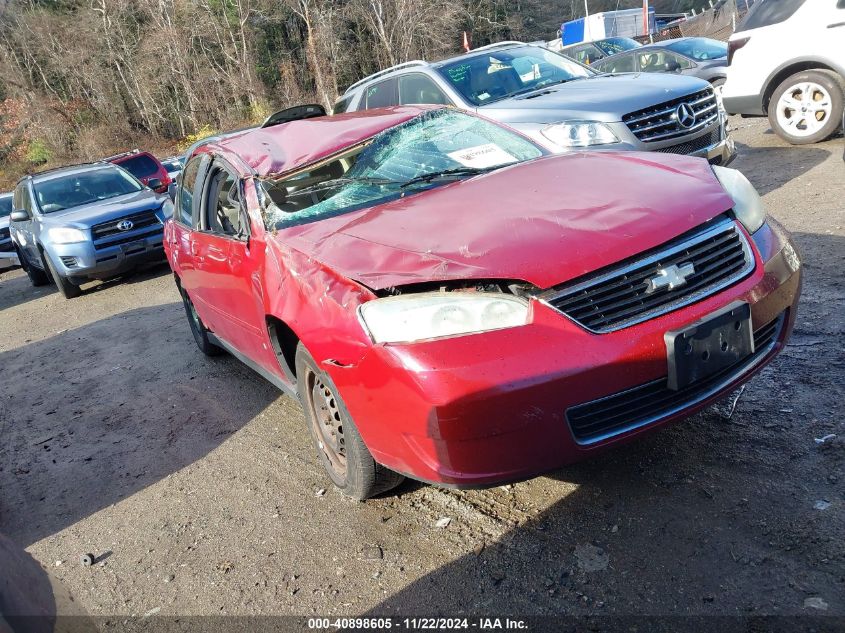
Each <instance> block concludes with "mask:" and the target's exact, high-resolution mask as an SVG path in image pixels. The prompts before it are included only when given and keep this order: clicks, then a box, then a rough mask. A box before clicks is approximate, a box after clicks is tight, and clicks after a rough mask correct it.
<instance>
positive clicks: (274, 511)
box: [0, 119, 845, 615]
mask: <svg viewBox="0 0 845 633" xmlns="http://www.w3.org/2000/svg"><path fill="white" fill-rule="evenodd" d="M733 124H734V126H735V128H736V130H735V137H736V139H737V141H738V142H739V144H740V145H739V147H740V158H739V159H738V160H737V161H736V163H735V165H734V166H736V167H739V168H741V169H742V170H744V171H745V172H746V174H747V175H748V176H749V177H750V179H751V180H752V181H753V182H754V183H755V184H756V185H757V187H758V188H759V189H760V191H761V193H763V194H764V198H765V201H766V203H767V205H768V208H769V210H770V212H771V213H772V215H774V216H775V217H776V218H778V219H779V220H780V221H781V222H782V223H784V224H785V225H786V227H787V228H788V229H790V230H791V231H792V232H793V233H794V236H795V239H796V241H797V243H798V244H799V246H800V249H801V251H802V253H803V256H804V259H805V286H804V296H803V300H802V304H801V306H802V308H801V312H800V314H799V318H798V322H797V325H796V330H795V334H794V337H793V339H792V341H791V344H790V345H789V347H788V349H787V350H786V351H785V352H784V354H782V356H781V357H780V358H779V359H778V360H777V361H776V362H775V363H773V364H772V365H771V366H770V367H768V368H767V369H766V370H764V371H763V372H762V374H760V375H759V376H757V377H756V378H755V379H754V380H753V381H752V382H751V383H750V385H749V386H748V389H747V390H746V391H745V393H744V394H743V395H742V397H741V398H740V400H739V401H738V405H737V409H736V413H735V414H734V416H733V418H732V419H731V420H730V421H726V420H725V419H723V417H722V416H720V414H719V413H718V411H717V410H710V411H708V412H706V413H704V414H702V415H698V416H696V417H695V418H693V419H691V420H689V421H688V422H686V423H683V424H679V425H676V426H674V427H672V428H671V429H668V430H666V431H665V432H663V433H660V434H657V435H653V436H651V437H650V438H648V439H645V440H644V441H641V442H639V443H636V444H635V445H632V446H629V447H626V448H623V449H620V450H617V451H616V452H612V453H610V454H607V455H605V456H604V457H602V458H600V459H597V460H596V461H592V462H590V463H585V464H581V465H579V466H577V467H573V468H568V469H566V470H562V471H560V472H556V473H554V474H552V475H550V476H547V477H542V478H539V479H536V480H533V481H529V482H525V483H520V484H517V485H515V486H508V487H505V488H493V489H490V490H483V491H465V492H456V491H449V490H441V489H437V488H433V487H430V486H423V485H418V484H413V483H407V484H405V485H404V486H403V487H402V488H400V489H399V490H398V491H397V493H396V494H395V495H393V496H389V497H386V498H383V499H377V500H373V501H369V502H366V503H355V502H353V501H350V500H348V499H345V498H343V497H341V496H340V495H339V494H338V493H337V492H335V491H334V490H332V489H331V487H330V485H329V484H328V482H327V480H326V478H325V477H324V476H323V474H322V472H321V470H320V468H319V466H318V463H317V461H316V459H315V458H314V457H313V456H312V450H311V446H310V443H309V438H308V436H307V431H306V428H305V424H304V420H303V417H302V414H301V412H300V409H299V407H298V404H297V403H295V402H294V401H292V400H290V399H288V398H286V397H283V396H280V395H279V394H278V393H277V392H276V391H275V390H274V388H273V387H271V386H270V385H269V384H267V383H265V382H264V381H263V380H262V379H260V378H259V377H258V376H256V375H255V374H253V373H252V372H251V371H250V370H249V369H247V368H245V367H244V366H242V365H241V364H239V363H238V362H237V361H235V360H234V359H232V358H229V357H223V358H220V359H214V360H209V359H206V358H204V357H203V356H202V355H201V354H200V353H199V352H198V350H197V349H196V348H195V346H194V342H193V340H192V338H191V336H190V332H189V330H188V325H187V323H186V320H185V316H184V313H183V311H182V307H181V304H180V303H179V300H178V295H177V293H176V290H175V287H174V284H173V282H172V279H171V277H170V276H169V274H168V270H167V268H166V266H165V267H159V268H156V269H153V270H151V271H148V272H146V273H143V274H140V275H137V276H135V277H133V278H131V279H129V280H126V281H123V282H120V283H107V284H101V285H99V286H97V287H95V288H93V289H92V290H91V291H89V292H88V293H87V294H86V295H85V296H83V297H81V298H79V299H76V300H73V301H70V302H66V301H64V300H63V299H62V298H61V297H60V296H59V295H58V294H57V293H56V292H55V291H54V290H52V289H49V288H48V289H35V288H32V287H31V286H30V285H29V283H28V281H27V279H26V277H25V276H24V275H23V274H22V273H21V272H20V271H13V272H7V273H4V274H2V275H0V310H2V312H0V384H2V385H3V387H2V390H0V394H2V399H0V504H1V505H0V532H2V533H3V534H5V535H6V536H8V537H10V538H11V539H12V540H13V541H14V542H16V543H17V544H18V545H20V546H21V547H25V548H26V550H27V551H28V552H30V553H31V554H32V555H33V556H34V557H35V558H36V559H37V560H38V561H40V562H41V563H42V565H44V566H45V567H46V568H47V569H48V570H49V572H50V573H51V574H53V575H54V576H55V577H56V578H58V579H59V580H61V581H62V582H63V583H64V584H65V585H66V586H67V588H68V589H69V590H70V591H71V592H72V593H73V594H74V595H75V596H76V598H77V600H78V602H79V603H80V604H81V606H82V607H83V608H84V609H85V610H87V611H88V612H89V613H91V614H95V615H106V614H108V615H115V614H120V615H132V614H134V615H142V614H148V613H160V614H299V615H311V614H320V615H332V614H346V615H352V614H363V613H385V614H386V613H401V614H414V613H416V614H444V615H456V614H459V613H476V614H479V613H485V612H496V613H498V614H503V613H511V614H522V615H530V614H547V613H566V614H576V615H577V614H588V613H589V614H602V613H606V614H661V615H669V614H672V615H716V614H719V615H760V614H790V615H807V614H813V615H818V614H826V615H845V543H843V539H842V535H843V534H845V511H843V510H845V422H843V415H842V414H843V405H842V402H843V398H845V392H844V390H843V388H844V387H845V344H843V341H842V338H841V336H842V332H843V330H845V327H843V326H845V284H843V280H845V274H843V267H844V266H845V166H844V165H843V149H845V147H843V145H845V144H843V139H842V137H839V138H838V139H835V140H833V141H830V142H827V143H825V144H822V145H817V146H811V147H804V148H796V147H789V146H786V145H785V144H784V143H783V142H781V141H780V140H779V139H778V138H777V137H776V136H774V135H773V134H772V133H771V132H769V131H767V125H766V124H765V122H763V121H751V120H741V119H735V120H734V122H733ZM829 434H837V436H838V437H836V438H835V439H834V440H831V441H828V442H826V443H824V444H817V443H816V442H815V441H814V438H821V437H823V436H826V435H829ZM322 489H328V490H327V491H326V492H325V493H324V494H321V491H322ZM444 517H449V518H451V523H450V524H449V525H448V527H446V528H438V527H436V526H435V523H436V522H437V521H438V519H441V518H444ZM86 552H93V553H94V554H97V555H98V556H99V557H100V559H101V560H100V562H98V563H97V564H95V565H94V566H93V567H90V568H85V567H82V566H81V565H80V564H79V556H80V555H81V554H84V553H86ZM2 573H3V572H2V571H0V574H2Z"/></svg>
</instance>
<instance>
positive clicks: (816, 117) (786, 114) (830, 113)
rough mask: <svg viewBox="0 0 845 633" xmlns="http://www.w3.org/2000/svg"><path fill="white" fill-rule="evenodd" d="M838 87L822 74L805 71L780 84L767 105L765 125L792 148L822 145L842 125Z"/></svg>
mask: <svg viewBox="0 0 845 633" xmlns="http://www.w3.org/2000/svg"><path fill="white" fill-rule="evenodd" d="M843 101H845V97H843V94H842V84H840V82H839V80H838V78H837V76H836V75H835V74H833V73H831V72H828V71H824V70H808V71H805V72H800V73H796V74H794V75H792V76H791V77H789V78H788V79H786V81H784V82H782V83H781V84H780V85H779V86H778V87H777V88H775V91H774V93H772V98H771V101H769V108H768V110H769V123H770V124H771V126H772V129H773V130H774V131H775V133H776V134H777V135H778V136H780V137H781V138H782V139H784V140H785V141H787V142H789V143H792V144H793V145H807V144H810V143H818V142H820V141H823V140H825V139H827V138H829V137H830V136H832V135H833V134H834V132H836V130H837V129H839V126H840V125H841V123H842V110H843Z"/></svg>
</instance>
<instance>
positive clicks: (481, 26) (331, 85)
mask: <svg viewBox="0 0 845 633" xmlns="http://www.w3.org/2000/svg"><path fill="white" fill-rule="evenodd" d="M689 1H690V0H664V4H666V5H668V6H666V7H665V8H664V9H663V10H676V9H677V8H678V6H679V5H681V4H683V5H686V4H688V2H689ZM630 6H641V5H639V4H638V3H637V2H631V1H630V0H627V1H622V0H590V11H591V12H594V11H601V10H608V9H615V8H628V7H630ZM684 8H685V6H684ZM659 10H660V9H659ZM583 12H584V2H583V0H563V1H554V0H551V1H549V0H7V1H6V2H2V0H0V163H4V162H9V161H12V162H15V163H16V164H21V163H22V164H28V165H34V164H39V163H46V162H54V161H61V162H65V161H67V160H74V161H80V160H88V159H94V158H98V157H100V156H103V155H104V154H106V153H108V152H111V151H115V150H120V149H125V148H128V147H130V146H145V147H160V146H163V145H164V146H168V145H173V144H174V142H175V141H176V140H177V139H186V137H188V138H190V137H191V136H192V135H197V134H199V135H203V134H208V133H210V132H211V131H214V130H220V129H226V128H231V127H234V126H238V125H241V124H243V123H245V122H250V121H258V120H261V119H262V118H263V117H264V116H265V115H266V114H267V113H269V112H271V111H272V110H274V109H277V108H279V107H282V106H284V105H287V104H291V103H301V102H307V101H317V102H322V103H324V104H326V105H328V104H330V103H332V102H333V101H334V99H335V98H336V96H337V95H338V94H339V93H340V92H342V91H343V90H344V89H345V87H346V86H348V85H349V84H351V83H352V82H354V81H356V80H357V79H359V78H361V77H363V76H364V75H366V74H367V73H370V72H373V71H375V70H378V69H379V68H382V67H385V66H388V65H391V64H395V63H398V62H402V61H406V60H408V59H416V58H425V59H437V58H441V57H443V56H446V55H449V54H452V53H456V52H458V51H459V50H460V43H461V33H462V32H463V31H468V32H469V33H471V35H472V43H473V45H476V46H478V45H482V44H486V43H489V42H490V41H497V40H500V39H526V40H534V39H551V38H553V37H555V34H556V31H557V29H558V28H559V27H560V23H561V22H562V21H565V20H568V19H571V18H572V17H580V16H582V15H583Z"/></svg>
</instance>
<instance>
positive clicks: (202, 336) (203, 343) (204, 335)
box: [179, 288, 223, 356]
mask: <svg viewBox="0 0 845 633" xmlns="http://www.w3.org/2000/svg"><path fill="white" fill-rule="evenodd" d="M179 294H181V295H182V304H183V305H184V306H185V315H186V316H187V317H188V325H189V326H190V328H191V334H193V335H194V341H196V343H197V347H199V348H200V351H201V352H202V353H203V354H205V355H206V356H219V355H220V354H222V353H223V348H222V347H220V346H218V345H215V344H214V343H212V342H211V340H210V339H209V338H208V328H207V327H205V324H204V323H203V322H202V319H200V315H199V314H197V311H196V309H195V308H194V302H193V301H191V298H190V297H189V296H188V293H187V292H185V291H184V290H183V289H182V288H179Z"/></svg>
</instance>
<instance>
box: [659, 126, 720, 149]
mask: <svg viewBox="0 0 845 633" xmlns="http://www.w3.org/2000/svg"><path fill="white" fill-rule="evenodd" d="M721 140H722V134H721V132H720V130H719V128H716V129H715V130H713V131H711V132H707V133H705V134H703V135H702V136H699V137H698V138H694V139H692V140H691V141H684V142H683V143H678V144H677V145H670V146H669V147H660V148H658V149H655V150H654V151H655V152H663V153H665V154H692V153H693V152H698V151H701V150H703V149H707V148H708V147H710V146H712V145H715V144H716V143H718V142H719V141H721Z"/></svg>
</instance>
